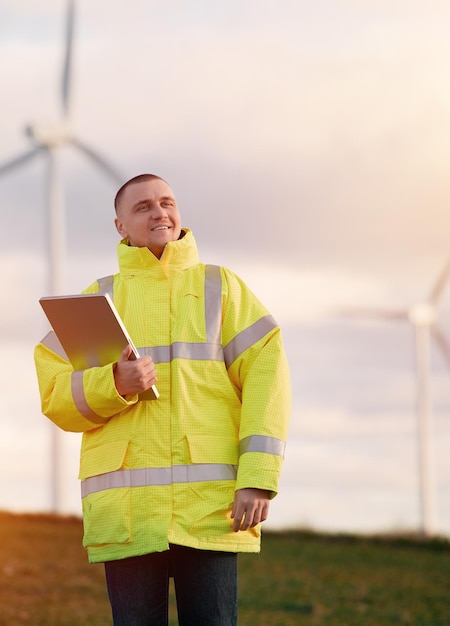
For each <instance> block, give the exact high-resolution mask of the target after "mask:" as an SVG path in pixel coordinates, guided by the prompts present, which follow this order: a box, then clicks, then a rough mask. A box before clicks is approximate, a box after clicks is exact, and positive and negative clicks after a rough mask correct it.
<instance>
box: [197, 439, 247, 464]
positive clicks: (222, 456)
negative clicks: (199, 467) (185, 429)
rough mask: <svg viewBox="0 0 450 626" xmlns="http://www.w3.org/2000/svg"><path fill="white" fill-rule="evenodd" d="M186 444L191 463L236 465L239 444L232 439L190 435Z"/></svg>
mask: <svg viewBox="0 0 450 626" xmlns="http://www.w3.org/2000/svg"><path fill="white" fill-rule="evenodd" d="M187 442H188V448H189V456H190V462H191V463H224V464H226V465H237V464H238V461H239V443H238V442H236V441H234V440H233V439H229V438H228V437H216V436H214V435H190V436H188V437H187Z"/></svg>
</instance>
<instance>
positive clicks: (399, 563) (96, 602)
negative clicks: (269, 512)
mask: <svg viewBox="0 0 450 626" xmlns="http://www.w3.org/2000/svg"><path fill="white" fill-rule="evenodd" d="M81 537H82V524H81V521H80V520H79V519H78V518H74V517H69V518H65V517H54V516H43V515H12V514H9V513H1V512H0V541H1V552H0V625H1V626H22V625H23V626H25V625H26V626H31V625H32V626H41V625H42V626H44V625H45V626H103V625H107V624H111V617H110V609H109V604H108V599H107V595H106V589H105V583H104V575H103V566H102V565H89V564H88V563H87V558H86V554H85V552H84V550H83V548H82V547H81ZM263 537H264V538H263V549H262V552H261V554H260V555H241V557H240V565H239V577H240V579H239V588H240V612H239V624H240V626H250V625H251V626H255V625H257V626H294V625H305V626H313V625H314V626H322V625H323V626H325V625H326V626H389V625H390V624H396V625H403V624H405V625H408V626H409V625H415V626H450V593H449V592H450V544H449V542H448V541H447V540H444V539H435V540H430V541H420V540H417V539H414V538H406V537H403V538H402V537H397V538H387V537H384V538H374V537H372V538H367V537H366V538H364V537H351V536H342V535H340V536H331V535H319V534H314V533H308V532H301V531H292V532H283V533H271V532H268V531H266V532H265V533H264V535H263ZM170 624H171V625H175V624H177V621H176V609H175V606H174V601H173V592H172V590H171V617H170ZM199 626H202V625H201V624H199Z"/></svg>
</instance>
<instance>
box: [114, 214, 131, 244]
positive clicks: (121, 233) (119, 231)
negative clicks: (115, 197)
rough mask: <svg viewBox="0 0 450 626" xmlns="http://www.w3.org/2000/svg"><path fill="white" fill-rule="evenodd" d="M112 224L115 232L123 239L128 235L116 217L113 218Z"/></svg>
mask: <svg viewBox="0 0 450 626" xmlns="http://www.w3.org/2000/svg"><path fill="white" fill-rule="evenodd" d="M114 224H115V225H116V229H117V232H118V233H119V235H120V236H121V237H122V238H123V239H125V237H128V233H127V231H126V229H125V227H124V225H123V223H122V222H121V220H119V218H118V217H116V219H115V220H114Z"/></svg>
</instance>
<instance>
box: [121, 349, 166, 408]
mask: <svg viewBox="0 0 450 626" xmlns="http://www.w3.org/2000/svg"><path fill="white" fill-rule="evenodd" d="M131 355H132V350H131V346H130V345H127V346H126V347H125V349H124V350H123V351H122V354H121V355H120V359H119V360H118V361H117V363H116V366H115V368H114V382H115V384H116V389H117V391H118V392H119V393H120V395H121V396H128V395H133V394H135V393H142V392H143V391H145V390H146V389H149V388H150V387H151V386H152V385H154V384H155V383H156V381H157V380H158V379H157V378H156V370H155V364H154V363H153V361H152V359H151V357H149V356H142V357H140V358H139V359H134V360H130V356H131Z"/></svg>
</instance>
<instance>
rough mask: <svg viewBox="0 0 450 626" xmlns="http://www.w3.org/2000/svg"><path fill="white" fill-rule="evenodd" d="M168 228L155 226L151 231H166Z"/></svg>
mask: <svg viewBox="0 0 450 626" xmlns="http://www.w3.org/2000/svg"><path fill="white" fill-rule="evenodd" d="M168 228H169V227H168V226H157V227H156V228H154V229H153V230H168Z"/></svg>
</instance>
